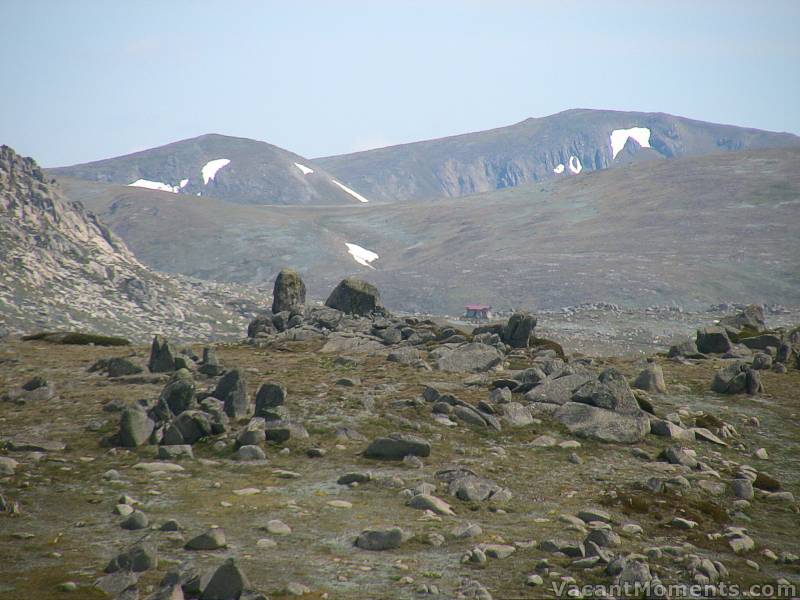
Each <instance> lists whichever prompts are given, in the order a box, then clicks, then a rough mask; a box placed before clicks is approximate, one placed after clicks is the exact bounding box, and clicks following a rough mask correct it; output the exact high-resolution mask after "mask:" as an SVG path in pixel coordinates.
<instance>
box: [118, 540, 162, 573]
mask: <svg viewBox="0 0 800 600" xmlns="http://www.w3.org/2000/svg"><path fill="white" fill-rule="evenodd" d="M156 567H158V550H157V549H156V546H155V544H153V543H148V542H141V543H138V544H134V545H133V546H132V547H131V548H129V549H128V550H126V551H125V552H122V553H120V554H118V555H117V556H116V557H114V558H112V559H111V561H110V562H109V563H108V565H106V569H105V572H106V573H116V572H117V571H128V572H134V573H141V572H143V571H148V570H150V569H155V568H156Z"/></svg>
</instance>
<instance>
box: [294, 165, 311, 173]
mask: <svg viewBox="0 0 800 600" xmlns="http://www.w3.org/2000/svg"><path fill="white" fill-rule="evenodd" d="M294 166H295V167H297V168H298V169H300V172H301V173H302V174H303V175H308V174H309V173H313V172H314V169H309V168H308V167H307V166H305V165H301V164H300V163H294Z"/></svg>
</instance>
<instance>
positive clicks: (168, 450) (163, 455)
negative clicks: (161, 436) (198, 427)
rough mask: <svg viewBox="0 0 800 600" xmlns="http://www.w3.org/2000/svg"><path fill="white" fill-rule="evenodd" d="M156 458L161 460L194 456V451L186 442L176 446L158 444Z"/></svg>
mask: <svg viewBox="0 0 800 600" xmlns="http://www.w3.org/2000/svg"><path fill="white" fill-rule="evenodd" d="M158 458H159V459H161V460H178V459H181V458H194V452H192V447H191V446H190V445H188V444H179V445H177V446H159V447H158Z"/></svg>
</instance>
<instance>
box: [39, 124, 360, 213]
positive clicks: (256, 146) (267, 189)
mask: <svg viewBox="0 0 800 600" xmlns="http://www.w3.org/2000/svg"><path fill="white" fill-rule="evenodd" d="M52 173H53V174H55V175H57V176H60V177H63V176H66V177H74V178H77V179H85V180H89V181H97V182H103V183H115V184H120V185H126V186H133V187H140V188H145V189H152V190H161V191H166V192H171V193H175V194H184V195H189V196H195V197H197V196H213V197H215V198H221V199H223V200H226V201H228V202H234V203H237V204H299V205H313V204H341V205H354V204H355V205H357V204H360V203H362V202H367V201H368V198H364V197H363V196H361V197H360V194H358V192H357V190H353V189H350V188H348V187H347V186H345V185H343V184H342V183H341V182H339V181H337V180H336V179H335V178H334V177H333V175H331V174H329V173H327V172H326V171H325V169H324V168H323V167H321V166H318V165H314V164H313V163H312V162H311V161H310V160H309V159H307V158H304V157H302V156H299V155H297V154H294V153H293V152H289V151H288V150H284V149H283V148H279V147H277V146H273V145H272V144H267V143H265V142H259V141H256V140H250V139H246V138H235V137H230V136H225V135H219V134H206V135H201V136H199V137H196V138H192V139H188V140H181V141H179V142H174V143H172V144H167V145H165V146H160V147H158V148H152V149H149V150H143V151H141V152H135V153H133V154H129V155H126V156H119V157H115V158H109V159H105V160H99V161H95V162H91V163H86V164H82V165H73V166H70V167H62V168H58V169H52Z"/></svg>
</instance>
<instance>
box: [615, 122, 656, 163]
mask: <svg viewBox="0 0 800 600" xmlns="http://www.w3.org/2000/svg"><path fill="white" fill-rule="evenodd" d="M628 138H633V139H634V140H636V142H637V143H638V144H639V145H640V146H641V147H642V148H649V147H650V130H649V129H648V128H647V127H631V128H630V129H615V130H614V131H612V132H611V158H612V159H614V158H617V154H619V153H620V152H622V149H623V148H624V147H625V143H626V142H627V141H628Z"/></svg>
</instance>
